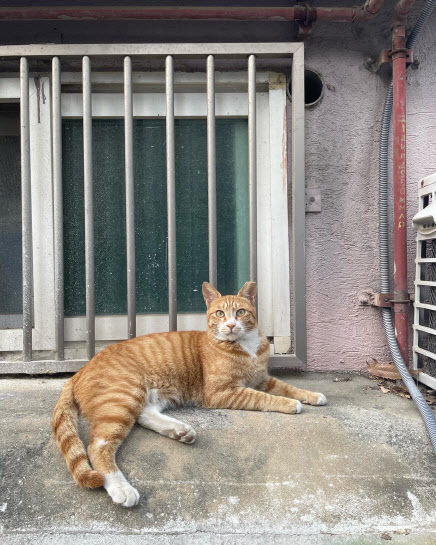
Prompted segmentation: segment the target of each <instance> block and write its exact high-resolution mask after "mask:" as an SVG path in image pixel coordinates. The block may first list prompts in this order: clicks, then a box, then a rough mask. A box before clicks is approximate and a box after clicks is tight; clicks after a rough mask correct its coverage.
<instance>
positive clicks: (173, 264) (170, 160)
mask: <svg viewBox="0 0 436 545" xmlns="http://www.w3.org/2000/svg"><path fill="white" fill-rule="evenodd" d="M165 92H166V102H167V109H166V143H167V146H166V147H167V214H168V315H169V330H170V331H177V254H176V163H175V137H174V59H173V57H172V56H171V55H168V56H167V58H166V60H165Z"/></svg>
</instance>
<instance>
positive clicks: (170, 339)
mask: <svg viewBox="0 0 436 545" xmlns="http://www.w3.org/2000/svg"><path fill="white" fill-rule="evenodd" d="M203 295H204V299H205V301H206V306H207V325H208V329H207V332H206V331H180V332H171V333H159V334H153V335H145V336H143V337H137V338H135V339H130V340H128V341H124V342H122V343H119V344H114V345H112V346H109V347H108V348H106V349H105V350H103V351H102V352H100V353H99V354H97V355H96V356H95V357H94V358H93V359H92V360H91V361H90V362H89V363H87V364H86V365H85V366H84V367H83V368H82V369H81V370H80V371H79V372H78V373H77V374H76V375H74V376H73V377H72V378H71V379H70V380H68V381H67V382H66V383H65V386H64V388H63V390H62V393H61V396H60V398H59V401H58V403H57V405H56V407H55V410H54V413H53V421H52V425H53V430H54V433H55V436H56V439H57V442H58V445H59V447H60V449H61V452H62V454H63V455H64V456H65V459H66V461H67V464H68V467H69V469H70V471H71V473H72V475H73V477H74V480H75V481H76V483H77V484H78V485H80V486H83V487H88V488H98V487H100V486H104V488H105V489H106V490H107V492H108V494H109V495H110V497H111V498H112V500H113V501H114V502H115V503H119V504H121V505H123V506H124V507H132V506H134V505H136V504H137V503H138V501H139V494H138V492H137V490H136V489H135V488H133V486H131V485H130V484H129V483H128V482H127V480H126V478H125V477H124V475H123V474H122V473H121V471H120V470H119V469H118V466H117V464H116V462H115V454H116V451H117V448H118V447H119V445H120V443H121V442H122V441H123V439H124V438H125V437H126V436H127V434H128V433H129V431H130V429H131V428H132V426H133V425H134V424H135V422H138V424H141V426H144V427H145V428H149V429H151V430H154V431H157V432H158V433H161V434H162V435H166V436H167V437H171V438H172V439H176V440H177V441H180V442H182V443H187V444H190V443H193V442H194V441H195V436H196V433H195V431H194V429H193V428H192V427H191V426H189V425H188V424H184V423H183V422H180V421H179V420H176V419H175V418H171V417H170V416H166V415H164V414H162V411H163V409H165V408H166V407H169V406H175V405H182V404H186V403H192V402H193V403H195V404H196V405H198V406H201V407H207V408H219V409H245V410H249V411H277V412H282V413H288V414H295V413H299V412H301V408H302V406H301V403H300V402H303V403H309V404H311V405H325V403H327V400H326V398H325V396H324V395H323V394H320V393H314V392H309V391H307V390H300V389H298V388H294V387H293V386H291V385H289V384H287V383H286V382H282V381H280V380H277V379H275V378H272V377H269V376H268V374H267V363H268V356H269V343H268V340H267V339H266V338H265V337H263V336H262V335H261V333H260V332H259V330H258V328H257V323H256V311H255V297H256V284H255V283H254V282H247V283H246V284H244V286H243V287H242V289H241V290H240V292H239V293H238V295H236V296H233V295H227V296H221V294H220V293H219V292H218V291H217V290H216V289H215V288H213V287H212V286H211V285H210V284H208V283H207V282H205V283H204V284H203ZM79 410H80V411H81V412H82V413H83V414H84V415H85V416H86V417H87V418H88V420H89V421H90V424H91V437H90V443H89V446H88V456H89V460H90V461H91V464H92V467H93V469H91V466H90V464H89V461H88V457H87V455H86V452H85V449H84V446H83V443H82V441H81V440H80V438H79V436H78V434H77V417H78V411H79Z"/></svg>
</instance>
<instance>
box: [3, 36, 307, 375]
mask: <svg viewBox="0 0 436 545" xmlns="http://www.w3.org/2000/svg"><path fill="white" fill-rule="evenodd" d="M303 52H304V49H303V46H302V44H291V43H285V44H280V43H278V44H193V45H192V44H177V45H174V44H124V45H110V44H109V45H107V46H105V47H104V48H102V47H101V46H99V45H94V44H90V45H82V44H80V45H75V46H65V45H62V44H61V45H41V46H37V47H34V46H13V47H12V46H0V56H3V57H16V56H20V57H21V61H20V81H21V127H22V130H21V161H22V190H23V191H22V192H23V197H22V198H23V360H24V362H26V361H30V360H31V359H32V283H33V282H32V231H31V198H30V197H31V195H30V132H29V65H28V60H27V58H26V57H32V59H38V58H51V59H52V77H53V90H52V99H53V105H52V108H53V110H52V123H53V125H52V128H53V133H52V134H53V136H52V138H53V142H52V150H53V180H54V187H53V191H54V231H55V244H54V246H55V286H56V288H55V291H56V293H55V309H56V310H55V329H56V332H55V342H56V358H57V360H62V359H63V358H64V308H63V304H64V303H63V284H64V279H63V240H62V236H63V233H62V142H61V137H62V133H61V88H60V78H61V70H60V60H59V58H60V57H64V56H65V57H66V58H72V57H76V58H77V57H79V58H80V57H81V59H82V93H83V150H84V200H85V270H86V353H87V357H88V359H89V358H92V357H93V355H94V354H95V308H94V218H93V214H94V211H93V167H92V104H91V99H92V95H91V62H90V56H93V57H95V58H96V59H99V58H101V57H102V56H111V55H122V56H123V58H124V105H125V110H124V123H125V160H126V166H125V169H126V170H125V184H126V241H127V277H128V289H127V291H128V296H127V299H128V301H127V304H128V317H127V320H128V337H129V338H131V337H133V336H135V335H136V309H135V306H136V304H135V237H134V234H135V227H134V186H133V95H132V60H131V57H132V56H135V55H139V56H141V57H144V56H149V57H150V56H159V57H164V58H165V89H166V137H167V138H166V142H167V153H166V155H167V211H168V300H169V329H170V330H176V329H177V270H176V263H177V260H176V202H175V201H176V199H175V133H174V131H175V127H174V57H192V58H193V57H201V56H205V57H206V67H207V70H206V82H207V83H206V85H207V158H208V212H209V220H208V229H209V279H210V281H211V282H212V283H213V284H215V285H216V275H217V247H216V246H217V244H216V149H215V148H216V144H215V58H216V57H220V58H222V57H232V56H236V57H239V58H243V57H244V56H245V58H247V59H248V66H247V77H248V139H249V246H250V265H249V268H250V279H251V280H253V281H256V278H257V192H256V167H257V156H256V150H257V143H256V59H257V58H265V57H290V56H292V57H293V63H292V89H293V97H292V187H293V194H292V222H293V239H292V242H293V259H292V261H293V264H294V271H293V272H294V278H293V290H294V324H295V338H296V343H295V344H296V345H295V356H294V360H295V361H296V364H297V365H301V364H302V363H303V362H304V361H305V358H306V331H305V326H306V308H305V302H304V285H305V278H304V276H305V263H304V159H303V158H304V139H303V138H297V136H299V135H301V134H304V83H303V81H304V79H303V70H304V62H303V61H304V54H303ZM302 287H303V289H301V288H302ZM74 362H76V364H77V368H79V367H80V366H81V365H83V363H84V362H83V361H81V360H74V361H73V360H71V362H70V363H72V364H73V365H72V367H71V368H70V367H69V368H68V370H74ZM4 363H5V364H7V363H8V362H4ZM32 363H35V364H36V362H32ZM41 363H42V364H43V366H44V371H45V372H46V371H47V369H49V368H50V366H49V364H51V363H53V364H58V363H59V362H58V361H57V362H50V361H45V362H41ZM66 363H68V362H66ZM278 365H279V366H280V363H278ZM36 367H37V368H38V369H39V367H38V366H36ZM54 368H56V366H54ZM1 371H2V369H0V372H1ZM34 371H35V367H34Z"/></svg>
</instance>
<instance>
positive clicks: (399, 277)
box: [392, 0, 414, 365]
mask: <svg viewBox="0 0 436 545" xmlns="http://www.w3.org/2000/svg"><path fill="white" fill-rule="evenodd" d="M413 3H414V0H400V1H399V2H398V3H397V4H396V6H395V11H394V26H393V29H392V68H393V79H392V86H393V122H392V126H393V180H394V301H403V302H397V303H396V302H394V306H393V310H394V323H395V330H396V336H397V341H398V346H399V349H400V352H401V356H402V358H403V361H404V362H406V365H408V364H409V316H408V315H409V305H408V304H407V302H406V301H407V300H408V289H407V180H406V51H405V48H406V21H407V14H408V13H409V11H410V9H411V7H412V5H413Z"/></svg>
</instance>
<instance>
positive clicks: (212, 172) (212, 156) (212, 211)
mask: <svg viewBox="0 0 436 545" xmlns="http://www.w3.org/2000/svg"><path fill="white" fill-rule="evenodd" d="M206 77H207V183H208V188H207V190H208V224H209V225H208V227H209V282H210V284H212V286H215V287H217V268H218V267H217V234H216V233H217V227H216V141H215V130H216V129H215V58H214V56H213V55H209V56H208V57H207V72H206Z"/></svg>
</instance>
